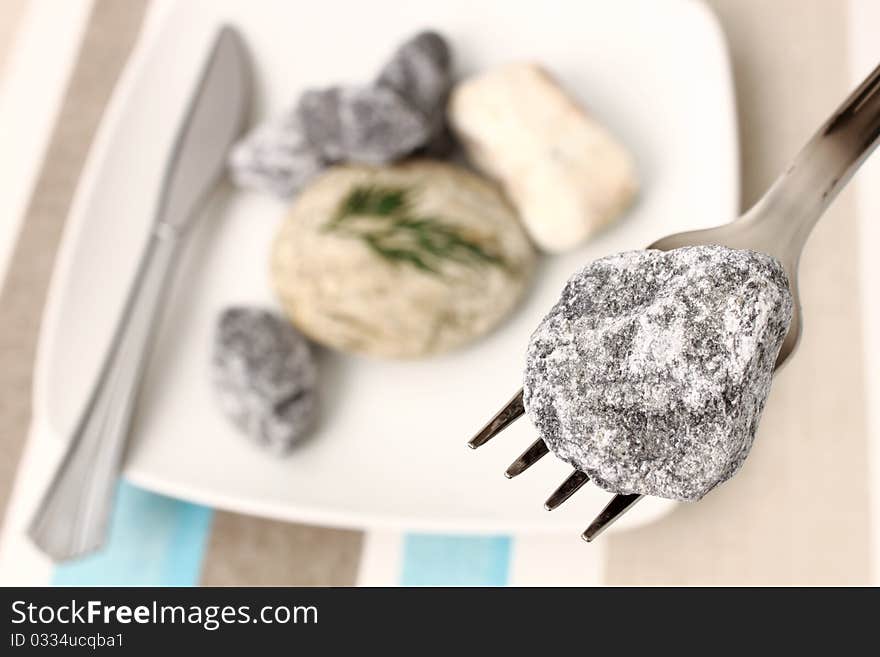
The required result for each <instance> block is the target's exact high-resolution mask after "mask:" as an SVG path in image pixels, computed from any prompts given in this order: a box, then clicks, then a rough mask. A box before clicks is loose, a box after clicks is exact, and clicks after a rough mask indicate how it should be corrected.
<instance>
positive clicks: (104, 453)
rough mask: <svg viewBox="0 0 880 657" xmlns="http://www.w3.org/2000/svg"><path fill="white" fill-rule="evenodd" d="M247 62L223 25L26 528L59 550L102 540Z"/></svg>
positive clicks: (246, 90)
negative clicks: (178, 274)
mask: <svg viewBox="0 0 880 657" xmlns="http://www.w3.org/2000/svg"><path fill="white" fill-rule="evenodd" d="M250 98H251V70H250V62H249V60H248V57H247V51H246V48H245V44H244V41H243V40H242V38H241V36H240V35H239V33H238V32H237V31H236V30H235V29H234V28H232V27H229V26H223V27H221V28H220V30H219V31H218V33H217V36H216V37H215V39H214V42H213V45H212V47H211V49H210V52H209V54H208V55H207V58H206V63H205V64H204V66H203V68H202V72H201V75H200V77H199V81H198V83H197V85H196V89H195V91H194V93H193V96H192V99H191V101H190V104H189V106H188V109H187V111H186V114H185V116H184V119H183V121H182V123H181V127H180V129H179V131H178V134H177V139H176V140H175V144H174V147H173V149H172V152H171V156H170V158H169V162H168V166H167V168H166V172H165V176H164V179H163V182H162V187H161V192H160V196H159V202H158V204H157V211H156V215H155V218H154V221H153V227H152V231H151V234H150V237H149V239H148V242H147V246H146V248H145V250H144V253H143V255H142V257H141V261H140V263H139V265H138V270H137V274H136V276H135V279H134V282H133V284H132V287H131V290H130V291H129V294H128V297H127V300H126V303H125V306H124V309H123V312H122V315H121V317H120V319H119V323H118V325H117V328H116V331H115V333H114V337H113V340H112V342H111V344H110V347H109V349H108V351H107V354H106V356H105V360H104V363H103V365H102V367H101V369H100V374H99V376H98V379H97V380H96V382H95V385H94V388H93V390H92V392H91V394H90V395H89V397H88V402H87V404H86V406H85V408H84V409H83V412H82V414H81V416H80V419H79V421H78V422H77V424H76V426H75V429H74V432H73V435H72V436H71V437H70V442H69V444H68V447H67V451H66V452H65V454H64V457H63V458H62V460H61V462H60V464H59V467H58V469H57V471H56V472H55V475H54V476H53V478H52V480H51V482H50V484H49V486H48V488H47V490H46V493H45V495H44V496H43V498H42V501H41V503H40V505H39V507H38V508H37V511H36V513H35V515H34V517H33V519H32V521H31V524H30V526H29V529H28V534H29V536H30V537H31V539H32V540H33V542H34V543H35V544H36V545H37V547H39V548H40V549H41V550H43V551H44V552H45V553H47V554H48V555H49V556H50V557H52V558H53V559H55V560H57V561H60V560H65V559H70V558H73V557H77V556H81V555H83V554H86V553H88V552H91V551H93V550H95V549H97V548H98V547H100V546H101V545H102V544H103V543H104V540H105V538H106V533H107V524H108V518H109V515H110V511H111V510H112V502H113V496H114V491H115V484H116V480H117V478H118V475H119V469H120V467H121V464H122V458H123V455H124V452H125V444H126V442H127V438H128V433H129V427H130V424H131V418H132V413H133V411H134V407H135V403H136V400H137V393H138V390H139V388H140V382H141V379H142V375H143V370H144V365H145V362H146V360H147V354H148V351H149V347H150V344H151V343H152V336H153V333H154V329H155V325H156V319H157V315H158V314H159V309H160V308H161V307H162V300H163V298H164V294H165V291H166V289H167V284H168V281H169V278H170V276H171V273H172V271H173V268H174V264H175V263H176V261H177V259H178V256H179V254H180V251H181V246H182V244H183V243H184V241H185V237H186V236H187V235H188V234H189V233H190V231H189V230H188V229H189V228H190V227H191V226H192V224H193V223H194V222H195V221H196V219H197V218H198V217H199V214H200V213H199V210H200V209H201V208H202V206H203V205H204V203H205V201H206V200H207V198H208V196H209V195H210V192H211V191H212V190H213V189H214V187H215V186H216V184H217V183H218V182H219V180H220V179H221V178H222V175H223V171H224V168H225V161H226V155H227V153H228V151H229V148H230V147H231V145H232V144H233V142H234V141H235V140H236V139H237V138H238V136H239V135H240V134H241V132H242V131H243V130H244V127H245V124H246V120H247V115H248V108H249V106H250Z"/></svg>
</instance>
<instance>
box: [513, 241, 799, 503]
mask: <svg viewBox="0 0 880 657" xmlns="http://www.w3.org/2000/svg"><path fill="white" fill-rule="evenodd" d="M791 312H792V297H791V293H790V291H789V288H788V280H787V277H786V274H785V272H784V270H783V268H782V266H781V265H780V263H779V262H778V261H777V260H775V259H774V258H772V257H771V256H768V255H764V254H760V253H756V252H753V251H740V250H732V249H728V248H725V247H721V246H700V247H687V248H682V249H677V250H675V251H669V252H661V251H655V250H649V251H633V252H629V253H622V254H619V255H614V256H609V257H607V258H602V259H600V260H597V261H595V262H593V263H592V264H590V265H588V266H587V267H585V268H584V269H583V270H581V271H580V272H578V273H577V274H575V275H574V276H573V277H572V278H571V279H570V280H569V281H568V284H567V285H566V287H565V289H564V290H563V292H562V298H561V299H560V300H559V302H558V303H557V304H556V305H555V306H554V307H553V309H552V310H551V311H550V314H549V315H547V317H546V318H544V320H543V322H542V323H541V325H540V326H539V327H538V329H537V330H536V331H535V333H534V335H533V336H532V338H531V341H530V343H529V347H528V354H527V365H526V372H525V385H524V391H525V399H524V401H525V406H526V409H527V411H528V414H529V417H530V418H531V420H532V422H533V423H534V425H535V427H537V429H538V432H539V435H540V436H541V437H542V438H543V439H544V441H545V442H546V443H547V446H548V447H549V448H550V449H551V450H552V451H553V452H554V453H555V454H556V455H557V456H558V457H559V458H561V459H563V460H564V461H567V462H568V463H570V464H572V465H573V466H575V467H576V468H578V469H579V470H581V471H583V472H585V473H586V474H588V475H589V476H590V478H591V479H592V480H593V481H594V482H595V483H596V484H597V485H599V486H601V487H603V488H605V489H607V490H609V491H612V492H616V493H641V494H645V495H657V496H660V497H667V498H672V499H678V500H696V499H699V498H701V497H702V496H703V495H705V494H706V493H707V492H709V490H711V489H712V488H713V487H715V486H716V485H718V484H719V483H721V482H723V481H725V480H727V479H729V478H730V477H732V476H733V475H734V474H735V473H736V471H737V470H738V469H739V467H740V466H741V465H742V463H743V461H744V460H745V458H746V456H747V455H748V453H749V449H750V448H751V446H752V441H753V440H754V437H755V430H756V428H757V425H758V420H759V418H760V415H761V411H762V410H763V408H764V402H765V401H766V398H767V393H768V391H769V389H770V380H771V375H772V372H773V369H774V364H775V361H776V356H777V354H778V353H779V348H780V346H781V345H782V341H783V339H784V338H785V335H786V333H787V332H788V325H789V322H790V320H791Z"/></svg>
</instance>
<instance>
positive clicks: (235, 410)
mask: <svg viewBox="0 0 880 657" xmlns="http://www.w3.org/2000/svg"><path fill="white" fill-rule="evenodd" d="M211 364H212V372H211V375H212V380H213V384H214V387H215V389H216V391H217V396H218V399H219V401H220V406H221V408H222V409H223V412H224V413H225V414H226V415H227V416H228V417H229V418H230V419H231V420H232V421H233V422H234V423H235V424H236V425H237V426H238V427H239V428H240V429H241V430H242V431H244V433H246V434H247V435H248V436H250V437H251V438H252V439H254V440H255V441H256V442H257V443H258V444H259V445H261V446H263V447H265V448H267V449H269V450H270V451H272V452H275V453H278V454H283V453H285V452H287V451H288V450H289V449H290V448H291V447H292V446H293V445H294V443H296V442H297V441H298V440H299V439H300V438H302V437H303V436H304V435H306V434H307V433H308V430H309V429H310V428H311V426H312V423H313V421H314V417H315V414H316V407H317V403H316V401H317V392H316V385H317V368H316V366H315V362H314V359H313V357H312V351H311V348H310V346H309V344H308V342H307V341H306V339H305V338H304V337H303V336H302V335H301V334H300V333H299V332H298V331H297V330H296V329H295V328H293V326H291V324H290V323H289V322H288V321H287V320H285V319H283V318H282V317H280V316H278V315H276V314H274V313H272V312H269V311H266V310H262V309H259V308H244V307H233V308H228V309H226V310H224V311H223V312H222V313H221V315H220V317H219V319H218V322H217V328H216V332H215V339H214V353H213V358H212V361H211Z"/></svg>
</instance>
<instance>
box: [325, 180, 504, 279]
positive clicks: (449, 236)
mask: <svg viewBox="0 0 880 657" xmlns="http://www.w3.org/2000/svg"><path fill="white" fill-rule="evenodd" d="M413 214H414V213H413V207H412V203H411V202H410V195H409V192H408V190H405V189H402V188H396V187H377V186H362V187H356V188H355V189H353V190H352V191H351V192H350V193H349V194H348V196H346V197H345V199H343V201H342V202H341V203H340V204H339V208H338V210H337V211H336V213H335V214H334V216H333V217H332V218H331V219H330V221H328V222H327V224H325V226H324V230H328V231H344V232H346V233H348V234H349V235H352V236H356V237H359V238H360V239H362V240H363V241H364V243H365V244H366V246H367V247H368V248H369V249H370V250H372V251H373V253H375V254H376V255H377V256H379V257H381V258H383V259H385V260H386V261H388V262H390V263H393V264H395V265H397V264H406V265H410V266H412V267H415V268H416V269H419V270H420V271H423V272H426V273H431V274H440V273H441V272H440V265H441V264H442V262H443V261H444V260H446V261H451V262H456V263H459V264H462V265H466V266H472V267H477V266H490V265H491V266H496V267H502V268H506V263H505V261H504V259H503V258H502V257H501V256H500V255H498V254H496V253H492V252H490V251H488V250H486V249H485V248H484V247H483V246H482V245H480V244H479V243H477V242H475V241H473V240H471V239H469V238H468V236H467V234H466V233H465V232H464V231H462V230H461V229H460V228H459V227H457V226H454V225H452V224H450V223H448V222H446V221H443V220H442V219H438V218H434V217H419V216H413ZM355 218H364V219H366V220H367V221H364V222H360V223H359V224H358V225H357V226H355V225H354V223H353V222H352V220H353V219H355Z"/></svg>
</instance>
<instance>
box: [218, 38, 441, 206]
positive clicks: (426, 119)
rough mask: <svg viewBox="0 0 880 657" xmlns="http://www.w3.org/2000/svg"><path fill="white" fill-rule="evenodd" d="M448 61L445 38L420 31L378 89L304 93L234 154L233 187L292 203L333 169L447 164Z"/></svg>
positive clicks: (393, 59) (340, 88)
mask: <svg viewBox="0 0 880 657" xmlns="http://www.w3.org/2000/svg"><path fill="white" fill-rule="evenodd" d="M451 61H452V59H451V55H450V51H449V46H448V45H447V43H446V41H445V40H444V39H443V37H442V36H440V35H439V34H437V33H436V32H420V33H418V34H416V35H415V36H414V37H412V38H411V39H409V40H407V41H405V42H404V43H403V44H401V46H400V47H399V48H397V50H396V51H395V52H394V54H393V55H392V57H391V59H389V61H388V62H387V63H386V64H385V65H384V66H383V67H382V70H381V71H380V72H379V75H378V76H377V78H376V80H375V81H374V82H372V83H370V84H366V85H361V86H331V87H326V88H322V89H308V90H306V91H305V92H303V93H302V95H301V96H300V97H299V99H298V101H297V102H296V104H295V106H294V108H293V109H292V110H290V111H289V112H287V113H286V114H285V115H283V116H282V117H280V118H279V119H276V120H272V121H268V122H266V123H264V124H262V125H260V126H258V127H257V128H256V129H255V130H253V131H252V132H251V133H250V134H248V135H247V136H246V137H245V138H244V139H243V140H241V141H240V142H239V143H238V144H237V145H236V146H235V148H233V150H232V154H231V155H230V158H229V170H230V174H231V177H232V180H233V182H235V183H236V184H237V185H239V186H241V187H247V188H251V189H256V190H260V191H265V192H268V193H270V194H272V195H273V196H277V197H279V198H282V199H290V198H292V197H293V196H295V195H296V194H297V193H298V192H299V191H300V190H301V189H302V188H303V186H304V185H305V184H306V183H308V182H309V181H310V180H311V179H312V178H313V177H314V176H315V175H316V174H317V173H319V172H320V171H321V170H323V169H325V168H326V167H328V166H330V165H332V164H337V163H341V162H352V163H360V164H372V165H381V164H389V163H392V162H395V161H398V160H401V159H404V158H406V157H408V156H410V155H414V154H417V155H421V156H429V157H445V156H446V155H448V154H449V153H451V152H452V150H453V146H454V143H455V142H454V140H453V138H452V134H451V133H450V131H449V129H448V126H447V124H446V102H447V100H448V97H449V90H450V88H451V86H452V75H451Z"/></svg>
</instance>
